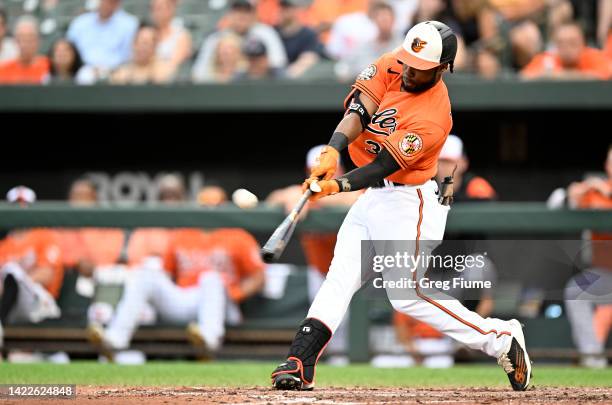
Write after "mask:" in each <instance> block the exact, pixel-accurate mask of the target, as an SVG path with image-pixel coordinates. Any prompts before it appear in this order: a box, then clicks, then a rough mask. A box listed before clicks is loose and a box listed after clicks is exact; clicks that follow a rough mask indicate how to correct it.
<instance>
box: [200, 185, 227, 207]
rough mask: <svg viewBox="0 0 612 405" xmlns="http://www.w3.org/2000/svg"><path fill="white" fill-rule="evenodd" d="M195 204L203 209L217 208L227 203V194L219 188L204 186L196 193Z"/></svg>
mask: <svg viewBox="0 0 612 405" xmlns="http://www.w3.org/2000/svg"><path fill="white" fill-rule="evenodd" d="M197 202H198V205H201V206H203V207H218V206H221V205H224V204H226V203H227V202H228V198H227V193H226V192H225V190H224V189H223V188H222V187H221V186H217V185H208V186H204V187H202V188H201V189H200V191H198V196H197Z"/></svg>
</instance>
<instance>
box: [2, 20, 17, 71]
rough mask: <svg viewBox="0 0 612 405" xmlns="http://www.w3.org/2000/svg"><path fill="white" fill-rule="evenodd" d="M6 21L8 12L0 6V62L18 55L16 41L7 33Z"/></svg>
mask: <svg viewBox="0 0 612 405" xmlns="http://www.w3.org/2000/svg"><path fill="white" fill-rule="evenodd" d="M8 22H9V21H8V14H7V13H6V11H4V10H3V9H2V8H0V64H1V63H2V62H5V61H7V60H13V59H15V58H17V56H19V48H17V43H16V42H15V40H14V39H13V38H11V37H10V36H9V35H8Z"/></svg>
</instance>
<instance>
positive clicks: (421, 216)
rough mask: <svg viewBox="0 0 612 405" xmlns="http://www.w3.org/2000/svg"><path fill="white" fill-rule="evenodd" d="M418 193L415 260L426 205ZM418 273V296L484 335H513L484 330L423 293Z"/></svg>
mask: <svg viewBox="0 0 612 405" xmlns="http://www.w3.org/2000/svg"><path fill="white" fill-rule="evenodd" d="M417 194H418V195H419V222H417V237H416V249H415V252H414V254H415V260H416V257H417V256H418V254H419V240H420V238H421V224H422V223H423V205H424V203H425V202H424V200H423V194H422V193H421V189H417ZM416 274H417V272H416V271H414V272H413V273H412V280H413V281H414V283H415V289H416V293H417V296H418V297H420V298H422V299H424V300H425V301H427V302H429V303H430V304H432V305H434V306H436V307H438V308H439V309H441V310H442V311H444V312H446V313H447V314H448V315H450V316H452V317H453V318H455V319H456V320H458V321H459V322H461V323H463V324H464V325H467V326H469V327H470V328H472V329H474V330H476V331H477V332H479V333H481V334H483V335H488V334H489V333H495V335H496V337H497V338H499V337H501V336H502V335H508V336H511V333H510V332H508V331H502V332H497V330H495V329H491V330H489V331H484V330H482V329H480V328H479V327H478V326H476V325H474V324H472V323H470V322H468V321H466V320H465V319H463V318H461V317H460V316H458V315H457V314H455V313H453V312H452V311H450V310H448V309H447V308H444V307H443V306H442V305H440V304H439V303H437V302H436V301H434V300H432V299H431V298H429V297H427V296H425V295H424V294H422V293H421V292H420V291H419V285H418V283H417V282H416V281H417V279H416Z"/></svg>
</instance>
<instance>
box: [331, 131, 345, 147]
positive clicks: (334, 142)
mask: <svg viewBox="0 0 612 405" xmlns="http://www.w3.org/2000/svg"><path fill="white" fill-rule="evenodd" d="M348 144H349V141H348V136H346V135H344V134H343V133H342V132H338V131H336V132H334V134H333V135H332V136H331V138H330V139H329V143H328V145H329V146H331V147H332V148H334V149H336V150H337V151H338V152H342V150H344V148H346V147H347V146H348Z"/></svg>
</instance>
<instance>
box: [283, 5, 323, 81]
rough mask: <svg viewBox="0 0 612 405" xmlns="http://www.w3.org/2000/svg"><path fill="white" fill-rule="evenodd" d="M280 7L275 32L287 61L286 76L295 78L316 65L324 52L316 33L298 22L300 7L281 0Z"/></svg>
mask: <svg viewBox="0 0 612 405" xmlns="http://www.w3.org/2000/svg"><path fill="white" fill-rule="evenodd" d="M280 5H281V12H280V19H279V24H278V26H277V27H276V30H277V31H278V33H279V35H280V37H281V40H282V41H283V45H284V46H285V51H286V52H287V59H288V60H289V66H288V67H287V76H289V77H290V78H296V77H299V76H301V75H302V74H303V73H304V72H305V71H307V70H308V69H309V68H310V67H311V66H313V65H314V64H315V63H317V61H318V60H319V56H320V55H322V54H323V52H324V50H323V45H322V44H321V43H319V39H318V38H317V33H316V32H314V31H313V30H312V29H310V28H308V27H305V26H304V25H302V23H301V22H300V20H299V18H298V13H299V11H300V9H301V7H300V6H298V5H297V0H281V2H280Z"/></svg>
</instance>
